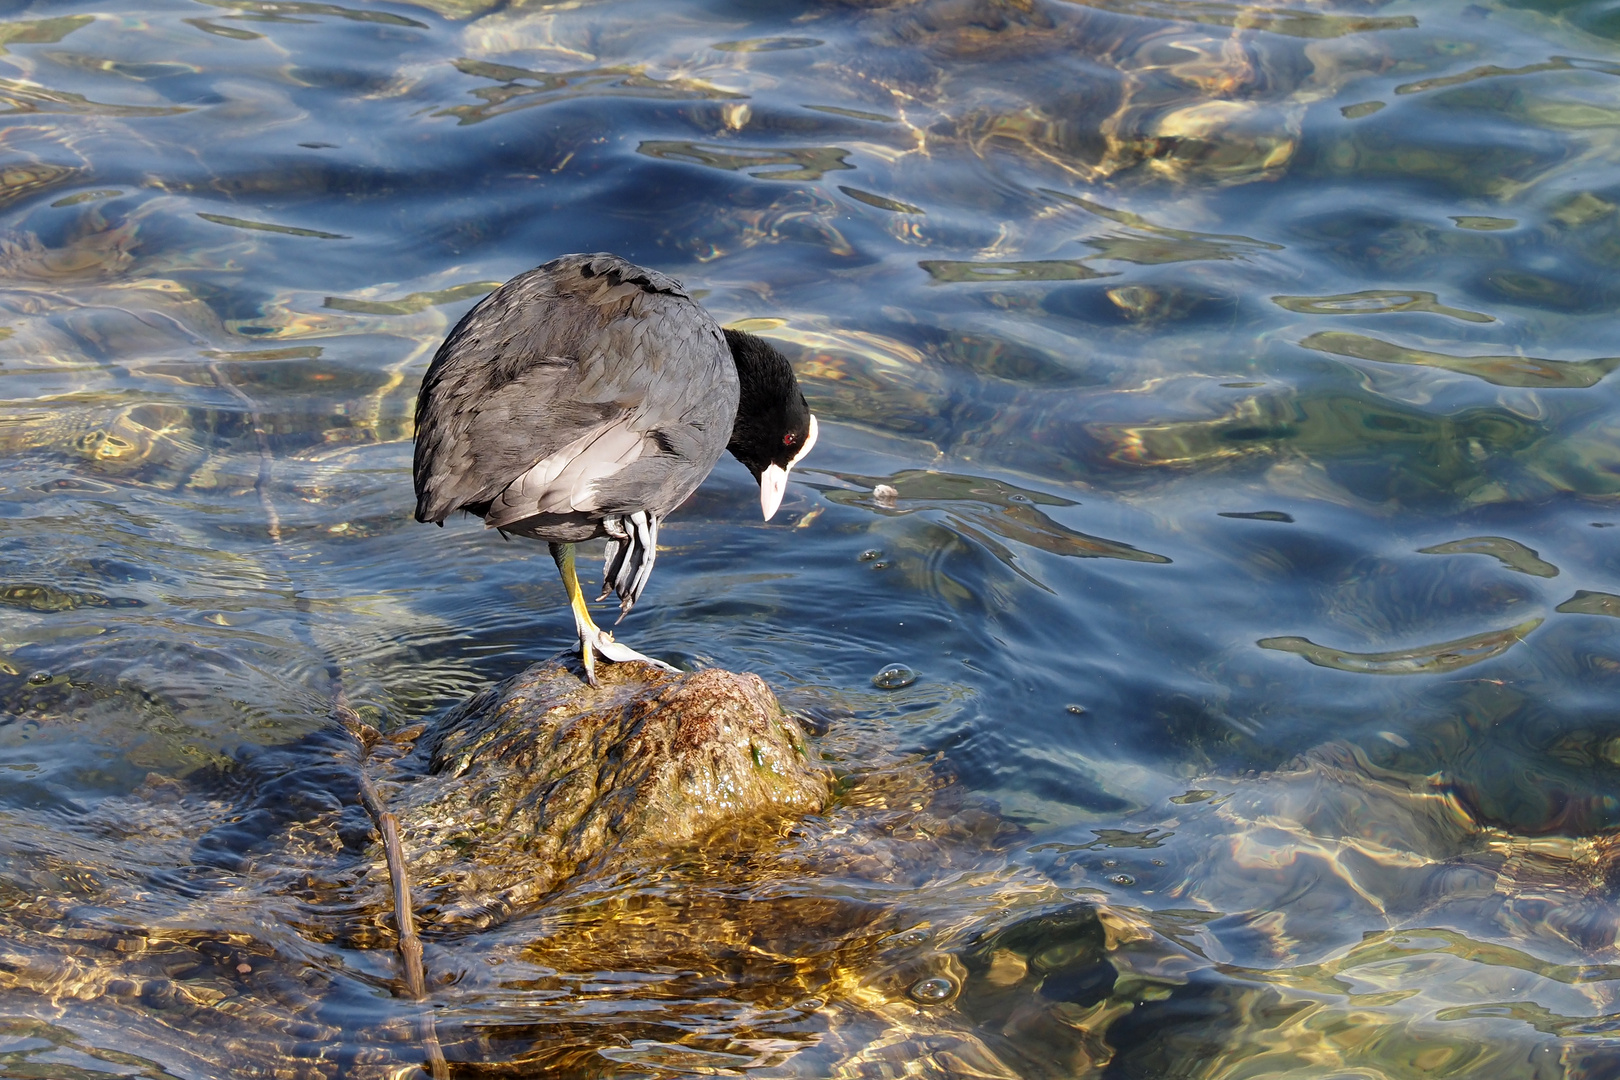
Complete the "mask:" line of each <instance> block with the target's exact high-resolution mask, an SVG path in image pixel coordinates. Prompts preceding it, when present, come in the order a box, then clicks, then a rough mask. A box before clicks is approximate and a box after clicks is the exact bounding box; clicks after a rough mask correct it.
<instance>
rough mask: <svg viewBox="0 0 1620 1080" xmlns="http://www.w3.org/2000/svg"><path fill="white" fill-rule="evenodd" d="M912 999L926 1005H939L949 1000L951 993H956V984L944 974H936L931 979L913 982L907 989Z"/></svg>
mask: <svg viewBox="0 0 1620 1080" xmlns="http://www.w3.org/2000/svg"><path fill="white" fill-rule="evenodd" d="M907 993H908V994H910V995H911V1000H912V1001H916V1002H920V1003H922V1004H924V1005H938V1004H939V1003H940V1002H942V1001H949V1000H950V998H951V995H952V994H954V993H956V984H955V983H953V982H951V980H949V979H947V978H945V977H944V976H943V975H935V976H934V977H933V978H931V979H923V980H921V981H919V982H916V983H914V984H912V987H911V989H910V990H908V991H907Z"/></svg>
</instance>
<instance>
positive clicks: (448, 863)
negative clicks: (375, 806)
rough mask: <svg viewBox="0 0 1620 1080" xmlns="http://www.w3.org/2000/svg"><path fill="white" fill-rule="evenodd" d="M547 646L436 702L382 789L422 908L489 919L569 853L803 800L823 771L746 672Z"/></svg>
mask: <svg viewBox="0 0 1620 1080" xmlns="http://www.w3.org/2000/svg"><path fill="white" fill-rule="evenodd" d="M598 677H599V679H600V682H601V685H600V686H599V687H592V686H590V685H588V684H587V683H586V682H585V681H584V680H583V679H581V678H580V677H579V675H578V674H577V673H576V671H575V670H574V669H573V668H570V667H569V666H567V665H566V664H564V663H562V662H560V661H558V660H550V661H547V662H545V663H542V664H537V665H535V666H534V667H531V668H529V669H528V670H527V671H525V672H523V673H522V674H521V675H517V676H515V677H513V678H511V679H508V680H507V681H506V682H504V683H501V684H500V685H498V686H495V687H493V688H491V689H489V690H486V691H485V692H483V693H481V694H479V695H478V696H476V697H474V698H472V699H471V700H469V701H467V702H466V703H465V704H463V705H460V706H458V707H456V708H454V709H452V710H451V711H450V712H449V713H447V714H446V715H445V716H444V717H443V718H442V719H441V720H440V721H439V722H438V723H437V724H435V725H434V726H433V727H432V728H430V729H429V730H428V731H427V732H425V733H424V734H423V735H422V736H421V738H420V739H419V740H418V742H417V748H416V752H415V754H414V755H413V757H412V758H411V759H410V760H408V761H406V762H404V763H402V770H401V776H402V778H405V777H409V779H408V780H406V782H404V783H402V784H401V785H400V786H399V788H397V789H396V790H395V792H394V793H393V794H392V795H391V803H392V807H393V809H394V810H395V812H396V813H397V814H398V815H399V817H400V823H401V826H402V828H403V831H404V839H405V846H406V852H407V857H408V859H409V860H410V863H411V866H412V871H413V873H412V876H413V878H414V884H415V885H416V887H417V889H418V891H419V895H421V896H424V897H426V898H427V900H428V913H429V919H430V921H436V922H463V921H468V920H470V921H472V922H474V923H482V922H490V921H494V920H497V919H499V918H501V917H503V916H504V915H505V913H507V912H510V911H511V910H512V908H514V907H517V906H521V905H523V904H527V903H532V902H534V901H536V900H538V899H540V898H541V897H543V896H545V895H546V894H547V893H548V892H551V891H552V890H553V889H555V888H556V887H557V886H558V885H559V884H560V883H561V882H563V881H565V880H566V879H568V878H569V877H572V876H573V875H574V874H575V873H576V872H578V871H580V870H582V869H590V870H593V871H611V870H613V869H614V868H615V866H617V865H619V864H622V863H624V862H626V861H627V860H631V859H633V858H634V857H635V856H637V855H639V854H643V853H647V852H651V851H656V850H661V849H669V848H672V847H676V846H680V845H689V844H692V843H695V842H699V841H704V840H712V839H714V838H716V836H717V834H726V835H727V836H728V837H729V838H730V841H731V842H732V843H733V844H739V843H740V842H742V841H744V837H745V835H746V834H754V835H758V836H762V837H764V836H774V835H776V834H777V833H778V832H779V830H780V827H781V824H782V823H783V822H784V821H786V820H790V819H793V818H797V817H800V816H803V815H805V814H811V813H817V812H819V811H820V810H822V809H823V808H824V807H825V806H826V805H827V801H828V797H829V793H830V792H829V786H828V778H827V776H826V775H825V774H824V773H823V772H821V771H819V770H817V769H815V768H813V767H811V766H810V765H809V764H808V762H807V760H806V755H805V736H804V733H803V732H802V731H801V730H800V728H799V726H798V725H797V723H796V722H795V721H794V720H793V719H792V718H791V717H789V716H788V715H787V714H786V713H785V712H784V711H783V709H782V707H781V705H779V704H778V703H777V700H776V697H775V696H774V695H773V694H772V693H771V691H770V689H769V688H768V687H767V686H766V685H765V683H764V682H763V681H761V680H760V678H759V677H758V676H757V675H739V674H735V673H733V672H729V671H722V670H718V669H709V670H705V671H699V672H695V673H691V674H687V673H678V674H671V673H668V672H663V671H658V670H657V669H655V668H653V667H651V666H650V665H647V664H641V663H628V664H610V665H604V666H603V668H601V669H600V670H599V672H598Z"/></svg>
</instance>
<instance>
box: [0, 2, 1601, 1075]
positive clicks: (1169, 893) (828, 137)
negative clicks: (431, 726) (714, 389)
mask: <svg viewBox="0 0 1620 1080" xmlns="http://www.w3.org/2000/svg"><path fill="white" fill-rule="evenodd" d="M4 10H5V15H4V21H0V104H3V111H4V113H5V116H6V119H7V121H8V123H7V124H6V126H5V127H4V128H3V129H0V507H3V509H0V1076H5V1077H68V1078H74V1080H78V1078H89V1077H99V1076H109V1075H123V1076H146V1077H158V1076H177V1077H188V1078H190V1077H209V1076H226V1075H232V1076H272V1075H274V1076H287V1077H306V1076H309V1077H313V1076H320V1077H340V1076H342V1077H349V1076H354V1077H372V1076H403V1075H408V1074H411V1073H412V1072H413V1071H414V1070H415V1069H417V1068H418V1067H419V1066H420V1065H421V1063H422V1062H423V1061H424V1057H423V1048H422V1044H421V1042H420V1040H419V1037H418V1036H419V1034H420V1032H421V1030H422V1029H421V1022H422V1016H423V1007H420V1006H416V1005H414V1004H411V1003H409V1002H407V1001H404V1000H402V999H400V998H399V997H396V996H395V995H394V994H393V993H392V991H393V990H394V989H395V987H396V984H397V972H396V970H395V966H394V965H395V960H394V954H393V953H392V951H391V945H392V940H393V938H392V930H391V925H392V924H391V922H390V921H389V918H388V916H387V915H386V913H385V900H386V897H385V890H384V887H383V885H382V884H380V879H379V878H378V876H377V871H376V866H377V856H376V850H375V848H374V847H373V846H371V845H370V844H369V842H368V841H367V840H366V836H365V828H364V821H363V818H362V819H360V821H359V823H358V825H357V823H356V819H355V817H354V814H353V811H354V807H353V805H352V804H340V801H339V800H335V799H334V797H333V796H331V794H330V793H329V792H324V791H322V790H317V787H318V786H310V787H308V789H307V790H306V789H305V788H301V787H300V786H299V784H298V783H288V782H286V777H285V776H283V778H282V781H278V782H280V783H282V784H283V786H282V787H281V788H277V789H275V790H276V791H279V792H281V794H280V795H277V796H276V797H275V799H276V800H279V801H276V802H275V806H274V807H273V809H274V811H275V812H274V813H273V814H271V815H270V818H271V819H273V820H270V819H266V820H268V824H263V823H261V824H263V827H262V828H261V829H260V832H259V833H257V834H255V835H256V836H257V839H256V840H255V841H254V843H253V844H251V845H248V847H247V849H243V848H241V847H240V846H238V848H236V849H234V850H233V851H232V853H231V854H232V857H231V858H229V859H225V858H222V857H220V856H219V851H220V850H221V849H222V848H223V847H229V846H230V845H229V844H228V843H226V840H229V838H230V837H231V836H236V835H238V834H237V833H230V832H227V833H221V832H220V831H219V830H221V829H222V828H225V827H227V826H231V827H236V826H240V828H241V829H246V830H248V832H252V828H251V826H253V822H254V821H255V820H258V819H255V818H253V814H254V813H259V814H261V815H262V814H265V813H268V811H265V810H264V809H263V806H264V805H265V800H266V796H265V794H264V790H265V784H266V783H268V781H264V782H261V781H263V778H264V777H268V776H273V775H282V774H278V773H276V771H275V770H276V768H278V767H279V766H276V765H274V762H276V761H280V760H283V758H282V757H278V756H277V755H283V756H285V755H287V754H291V753H293V751H290V750H287V749H286V747H289V746H293V747H296V746H299V745H308V742H307V741H308V740H309V739H311V738H318V737H319V733H320V732H322V731H323V730H325V729H326V725H327V723H328V721H327V716H328V713H329V711H330V708H331V702H332V701H333V699H334V696H335V695H337V694H339V693H342V694H344V695H346V697H347V699H348V700H349V701H350V702H351V703H353V704H354V706H355V707H356V708H357V709H359V710H360V712H361V713H362V714H363V715H364V716H365V717H366V718H367V719H368V720H370V721H371V722H372V723H374V724H376V725H377V726H378V727H379V728H382V729H383V730H384V731H399V730H403V729H407V728H409V727H410V725H412V724H415V723H418V722H420V721H423V720H427V719H430V718H431V717H432V716H433V715H435V714H436V713H437V712H439V711H440V710H442V709H443V708H444V707H446V706H448V705H450V704H451V703H453V702H456V701H458V700H460V699H462V698H463V697H465V696H466V695H467V694H469V693H471V692H473V691H475V690H477V689H479V688H481V687H483V686H485V685H487V684H489V683H490V682H491V681H493V680H495V679H497V678H501V677H505V676H507V675H510V674H513V673H515V672H517V671H519V670H521V669H522V668H523V667H524V666H526V665H527V664H528V663H530V662H531V661H533V660H535V659H539V658H542V657H544V656H547V655H549V654H551V653H553V652H554V651H556V650H558V649H561V648H562V647H564V646H565V645H566V644H567V643H568V640H569V638H570V635H571V626H572V623H571V620H570V617H569V615H568V611H567V607H566V604H565V603H564V600H563V597H562V591H561V588H560V585H559V584H558V582H557V579H556V574H555V571H554V569H553V567H552V565H551V561H550V560H549V558H547V557H546V555H545V552H544V549H543V547H540V546H538V545H534V544H525V543H519V542H513V543H502V542H501V541H500V540H499V538H497V537H496V536H494V535H493V534H486V533H485V531H484V530H483V529H482V528H480V527H479V523H478V522H475V521H462V522H453V523H451V525H450V526H449V527H447V528H445V529H444V530H443V531H440V530H433V529H428V528H425V527H423V526H420V525H417V524H415V523H413V522H412V521H411V519H410V518H411V507H412V504H413V500H412V496H411V491H410V476H409V469H410V453H411V441H410V440H411V434H412V428H411V410H412V406H413V402H414V396H415V391H416V387H417V384H418V382H419V381H420V377H421V375H422V372H423V370H424V369H425V367H426V365H427V362H428V360H429V358H430V357H431V355H432V352H433V350H434V348H435V347H436V346H437V344H438V342H439V340H440V339H441V338H442V336H443V335H444V333H445V332H446V330H447V329H448V328H449V327H450V326H451V325H452V324H453V322H454V321H455V319H457V318H458V317H459V316H460V315H461V314H462V313H463V312H464V311H465V310H466V309H467V308H468V307H469V306H470V305H471V304H472V303H473V302H474V301H475V300H476V299H477V298H478V297H480V296H482V295H483V294H484V293H485V292H487V291H488V290H489V289H490V288H492V287H493V285H494V284H495V283H498V282H500V281H503V280H505V279H506V278H508V277H510V276H512V275H513V274H515V273H518V272H520V271H522V270H525V269H528V268H529V267H531V266H534V265H536V264H537V263H540V262H543V261H545V260H546V259H548V258H551V257H552V256H554V255H557V254H560V253H563V252H571V251H592V250H610V251H616V252H619V253H621V254H624V255H626V256H628V257H630V258H631V259H633V260H635V261H638V262H641V263H643V264H646V265H650V266H653V267H656V268H658V269H660V270H663V271H665V272H667V273H671V274H673V275H675V276H677V277H679V278H680V279H682V280H683V281H684V282H685V283H686V285H687V287H688V288H689V289H691V290H694V292H695V294H696V295H700V296H701V297H702V298H703V301H704V303H705V304H707V305H708V306H709V307H710V309H711V310H712V311H713V312H714V313H715V314H716V316H717V318H719V319H720V320H721V321H722V322H725V323H727V324H729V325H737V326H742V327H744V328H746V329H751V330H754V331H756V332H758V333H762V334H764V335H766V336H768V337H770V338H771V339H772V340H774V341H776V342H777V343H779V344H780V345H781V346H782V348H783V349H784V351H786V352H787V353H789V355H790V356H792V358H793V359H794V361H795V363H796V364H797V366H798V368H799V370H800V372H801V378H802V380H803V382H804V384H805V392H806V395H807V396H808V398H809V399H810V401H811V403H812V406H813V407H814V408H815V409H816V411H817V413H818V414H819V416H820V417H821V420H822V428H821V431H822V436H821V442H820V443H819V445H818V446H817V447H816V449H815V452H814V454H813V456H812V457H811V458H810V460H809V461H808V465H809V466H810V468H809V469H807V470H803V471H802V473H796V474H795V475H796V476H797V477H798V478H799V482H798V483H795V484H794V485H792V486H791V487H790V490H789V493H788V497H787V499H786V501H785V502H784V505H783V512H782V513H781V514H779V515H778V516H777V518H776V519H775V520H774V521H773V522H771V523H770V524H768V525H766V524H763V523H761V522H760V521H759V520H758V517H759V515H758V506H757V499H756V497H755V495H754V488H753V484H752V481H751V480H750V479H749V477H748V476H747V474H746V472H745V471H744V470H743V469H742V468H741V467H740V466H739V465H737V464H736V463H735V462H734V461H732V460H731V459H730V458H727V459H726V460H725V462H723V463H722V465H721V466H720V467H719V468H718V469H717V470H716V471H715V474H714V475H713V476H712V477H711V478H710V480H709V481H708V482H707V483H706V485H705V486H704V487H703V489H702V490H701V491H700V492H699V493H698V494H697V495H696V496H695V497H694V498H693V499H692V500H691V502H690V503H688V504H687V505H686V506H685V507H684V508H683V509H682V510H681V511H679V512H678V513H677V514H676V515H675V516H674V517H673V518H672V519H671V520H670V521H669V522H668V523H667V525H666V527H665V530H664V532H663V534H662V539H663V541H664V544H665V552H664V555H663V557H662V558H660V559H659V563H658V565H659V570H658V574H657V575H656V577H655V578H654V580H653V583H652V585H651V587H650V589H649V591H648V593H647V595H646V598H645V599H644V600H643V602H642V604H641V605H640V606H639V607H638V608H637V609H636V612H635V614H634V615H633V616H632V617H631V618H630V619H629V620H627V621H626V623H625V624H624V626H623V627H622V628H621V631H622V633H623V636H624V637H626V638H627V639H628V640H629V641H631V642H633V643H634V644H635V645H636V646H637V647H639V648H641V649H642V650H644V651H647V652H650V653H652V654H654V655H658V656H662V657H665V658H667V659H670V660H673V661H676V662H678V663H681V664H683V665H684V666H688V667H692V666H698V665H722V666H726V667H730V668H734V669H740V670H752V671H757V672H759V673H761V674H762V675H763V676H764V677H765V678H766V679H767V680H768V681H769V682H770V683H771V684H772V685H773V687H775V688H776V690H777V691H778V693H779V694H780V695H781V696H782V698H783V700H784V701H785V702H786V703H787V704H788V705H789V706H790V707H792V708H794V709H796V710H800V711H802V712H804V713H806V714H807V715H811V716H813V717H815V718H817V721H818V723H825V724H826V725H827V728H828V731H827V733H826V734H825V735H824V736H822V737H821V738H820V740H819V748H820V751H821V753H822V754H824V755H825V758H826V761H827V763H828V765H829V767H830V768H832V769H833V770H835V771H836V772H837V774H838V776H839V778H840V779H839V791H840V793H841V794H840V796H839V800H838V801H837V802H836V803H835V804H834V806H833V807H832V808H831V809H830V810H829V811H828V813H827V814H826V815H824V816H823V817H821V818H817V819H813V820H812V821H810V822H807V823H806V824H805V825H804V826H802V827H801V828H799V829H798V830H795V831H794V832H792V833H791V834H789V835H786V836H784V837H782V838H781V839H780V840H779V841H778V842H777V846H776V847H775V848H772V849H771V850H769V851H767V852H766V853H764V854H761V855H758V856H756V857H755V858H754V860H753V861H749V860H743V861H742V862H741V863H737V862H735V861H732V862H726V861H725V860H721V859H718V858H716V859H714V860H706V859H705V858H700V857H699V856H698V855H695V854H694V855H691V856H682V857H681V858H678V859H675V860H673V861H672V862H671V863H670V864H668V865H662V866H651V867H646V868H644V869H643V870H641V871H639V872H637V873H633V874H630V875H628V876H624V877H620V878H615V879H613V880H595V881H583V882H580V883H578V884H576V885H575V886H571V887H570V888H569V889H566V890H564V893H563V894H562V895H560V896H558V897H556V898H554V899H553V901H552V902H551V903H549V904H548V905H546V906H544V907H543V908H542V909H541V910H539V911H536V912H531V913H527V914H524V913H520V914H518V915H517V916H515V917H514V918H513V919H512V920H511V921H509V922H508V923H506V924H505V925H503V926H501V927H499V928H497V929H493V930H489V931H486V932H483V933H479V934H467V935H462V936H459V937H458V936H455V935H451V934H449V933H444V932H439V933H436V931H435V930H434V928H433V926H432V925H431V923H430V925H428V927H427V929H426V935H427V937H428V941H429V944H428V968H429V975H430V980H431V981H432V983H433V985H432V987H431V997H430V1006H429V1007H430V1008H431V1011H432V1013H433V1015H434V1017H435V1019H436V1022H437V1031H438V1037H439V1039H440V1040H441V1042H442V1045H443V1047H444V1052H445V1055H446V1057H447V1058H448V1059H449V1062H450V1069H451V1073H452V1075H458V1076H518V1075H535V1076H542V1075H546V1076H552V1075H555V1076H579V1077H599V1076H600V1077H607V1076H612V1077H621V1076H622V1077H673V1076H679V1075H691V1074H705V1075H713V1074H719V1075H739V1074H749V1075H758V1076H840V1077H889V1076H900V1075H914V1076H939V1077H945V1076H971V1077H1013V1076H1016V1077H1057V1076H1090V1075H1097V1076H1102V1075H1107V1076H1110V1077H1142V1078H1149V1077H1155V1078H1156V1077H1171V1076H1174V1077H1208V1078H1215V1077H1259V1076H1300V1077H1306V1076H1309V1077H1367V1078H1371V1077H1400V1078H1408V1077H1441V1076H1445V1077H1450V1076H1457V1077H1462V1076H1467V1077H1486V1076H1490V1077H1498V1076H1499V1077H1525V1078H1531V1077H1534V1078H1538V1080H1547V1078H1554V1077H1565V1076H1567V1077H1612V1076H1615V1075H1617V1071H1620V1050H1617V1049H1616V1045H1617V1044H1615V1043H1614V1042H1613V1041H1612V1039H1613V1037H1614V1033H1615V1032H1616V1030H1617V1029H1620V966H1617V965H1620V955H1617V948H1616V946H1617V940H1620V939H1617V933H1620V916H1617V909H1616V908H1615V906H1614V905H1615V893H1616V887H1617V886H1620V865H1617V864H1616V856H1615V855H1614V854H1612V853H1611V850H1610V846H1609V840H1608V839H1607V837H1608V835H1609V833H1610V831H1611V830H1614V829H1616V828H1617V827H1620V800H1617V787H1616V781H1617V774H1620V707H1617V702H1620V697H1617V694H1616V691H1617V687H1620V622H1617V619H1620V557H1617V551H1620V548H1617V544H1620V531H1614V530H1613V529H1612V527H1613V526H1615V525H1620V505H1617V501H1616V500H1617V496H1620V412H1617V411H1616V407H1615V382H1614V379H1615V376H1613V375H1612V374H1611V373H1612V371H1613V369H1614V368H1615V367H1616V366H1620V355H1617V354H1620V340H1617V334H1616V325H1615V320H1614V317H1613V315H1612V312H1613V311H1614V309H1615V306H1616V300H1617V298H1620V210H1617V208H1620V9H1617V8H1616V7H1615V5H1614V4H1613V3H1610V2H1608V0H1508V2H1503V0H1477V2H1468V0H1423V2H1419V0H1391V2H1388V3H1377V2H1368V3H1357V2H1354V0H1344V2H1341V3H1328V2H1313V0H1277V3H1276V5H1275V6H1249V5H1242V4H1235V3H1227V2H1223V0H919V2H915V3H905V2H895V3H884V2H882V0H869V2H853V0H852V2H849V3H844V4H839V3H832V2H828V3H815V2H809V0H804V2H791V0H789V2H783V3H765V2H749V0H735V2H726V0H710V2H706V3H705V2H686V3H671V2H665V0H640V2H636V0H627V2H597V3H592V2H590V0H574V2H567V3H526V2H524V0H511V2H507V3H493V2H492V3H485V2H483V0H420V2H419V3H410V2H404V0H400V2H385V0H343V2H341V3H325V2H320V3H317V2H312V0H235V2H233V0H127V2H122V3H118V2H115V3H111V4H105V5H101V6H94V5H86V4H84V3H72V2H69V3H61V4H54V5H53V4H45V3H40V4H33V5H30V4H27V3H10V4H7V5H5V9H4ZM892 665H903V666H904V667H906V668H909V669H911V672H912V673H914V675H915V679H914V681H912V680H909V679H908V677H906V676H905V675H904V674H903V673H901V674H898V675H897V674H895V673H893V672H888V673H887V674H883V675H882V677H880V678H877V679H876V680H874V676H879V675H880V673H884V672H887V671H888V669H889V668H890V667H891V666H892ZM300 740H304V742H303V743H301V742H300ZM267 762H268V763H269V764H266V763H267ZM255 770H257V771H255ZM288 775H294V774H288ZM255 777H258V778H259V779H258V780H255V779H254V778H255ZM254 784H259V787H257V788H255V787H254V786H253V785H254ZM255 791H257V792H258V794H257V795H254V796H253V797H254V798H257V799H258V803H256V804H253V805H258V806H260V809H259V810H258V811H250V810H249V809H246V808H247V807H248V806H249V804H250V802H251V799H249V795H252V794H253V792H255ZM244 792H247V793H248V794H244ZM357 829H358V832H357V831H356V830H357ZM221 837H224V838H225V839H223V840H222V839H221Z"/></svg>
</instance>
